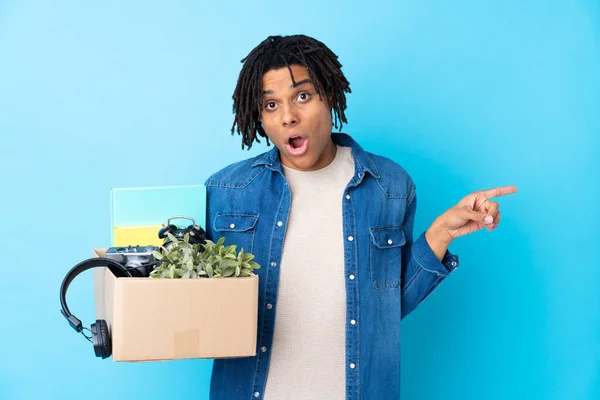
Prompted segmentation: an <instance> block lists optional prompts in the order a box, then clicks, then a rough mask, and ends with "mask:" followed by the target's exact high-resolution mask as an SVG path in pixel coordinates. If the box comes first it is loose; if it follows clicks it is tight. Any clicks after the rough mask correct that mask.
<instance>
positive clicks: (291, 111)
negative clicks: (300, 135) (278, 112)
mask: <svg viewBox="0 0 600 400" xmlns="http://www.w3.org/2000/svg"><path fill="white" fill-rule="evenodd" d="M298 122H299V117H298V113H297V110H296V109H295V108H294V107H293V106H287V107H284V109H283V121H282V123H283V126H294V125H296V124H298Z"/></svg>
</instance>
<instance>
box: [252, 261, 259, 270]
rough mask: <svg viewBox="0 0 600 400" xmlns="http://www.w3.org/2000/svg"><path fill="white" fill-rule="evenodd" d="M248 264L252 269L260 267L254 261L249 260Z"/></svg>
mask: <svg viewBox="0 0 600 400" xmlns="http://www.w3.org/2000/svg"><path fill="white" fill-rule="evenodd" d="M250 266H251V267H252V269H259V268H260V265H259V264H258V263H255V262H254V261H250Z"/></svg>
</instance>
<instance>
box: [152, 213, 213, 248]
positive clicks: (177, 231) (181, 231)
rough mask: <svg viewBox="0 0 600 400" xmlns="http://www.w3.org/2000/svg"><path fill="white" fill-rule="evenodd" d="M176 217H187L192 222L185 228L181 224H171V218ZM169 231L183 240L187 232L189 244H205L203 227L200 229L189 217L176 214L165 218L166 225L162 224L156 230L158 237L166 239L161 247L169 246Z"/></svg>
mask: <svg viewBox="0 0 600 400" xmlns="http://www.w3.org/2000/svg"><path fill="white" fill-rule="evenodd" d="M176 218H183V219H189V220H190V221H192V224H191V225H189V226H188V227H187V228H184V227H183V226H180V227H177V225H175V224H171V220H172V219H176ZM169 233H171V234H172V235H173V236H175V237H176V238H177V239H179V240H183V238H184V236H185V234H186V233H189V234H190V243H191V244H197V243H200V244H206V232H205V231H204V229H202V227H201V226H200V225H196V221H194V219H193V218H190V217H185V216H183V215H176V216H174V217H171V218H169V219H168V220H167V224H166V225H165V224H163V227H162V228H161V229H160V230H159V231H158V237H159V238H160V239H166V240H165V242H164V243H163V247H165V248H166V249H168V248H169V244H170V243H171V240H170V239H169V236H168V234H169Z"/></svg>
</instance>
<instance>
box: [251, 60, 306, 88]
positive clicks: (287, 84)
mask: <svg viewBox="0 0 600 400" xmlns="http://www.w3.org/2000/svg"><path fill="white" fill-rule="evenodd" d="M291 69H292V71H291V73H290V70H289V69H288V68H287V67H283V68H278V69H272V70H269V71H267V72H265V74H264V75H263V78H262V84H263V89H264V91H267V92H273V91H277V90H279V91H281V90H284V89H293V88H294V87H295V86H299V85H301V84H305V83H312V81H311V80H310V76H309V74H308V70H307V69H306V67H302V66H296V65H293V66H291ZM292 74H293V76H294V79H293V81H292ZM294 82H295V85H294Z"/></svg>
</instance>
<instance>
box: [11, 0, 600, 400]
mask: <svg viewBox="0 0 600 400" xmlns="http://www.w3.org/2000/svg"><path fill="white" fill-rule="evenodd" d="M81 3H82V2H76V1H61V2H58V1H57V2H50V1H26V0H22V1H11V0H8V1H7V0H3V1H2V2H0V135H1V141H0V150H1V152H0V154H1V160H2V164H3V172H2V175H1V176H2V177H1V178H0V179H1V185H0V188H1V189H0V190H1V191H2V196H1V198H0V210H1V211H0V212H1V213H2V214H1V216H2V218H1V220H2V224H3V229H2V230H0V232H1V233H0V239H1V242H2V244H3V249H2V253H3V257H2V260H3V265H2V269H1V270H2V273H1V276H2V278H1V279H0V304H1V306H2V329H0V398H2V399H41V398H44V399H46V398H47V399H54V398H56V399H79V398H85V399H107V398H108V399H127V398H152V399H154V398H167V396H169V398H175V399H184V398H185V399H192V398H194V399H206V398H207V388H208V383H209V377H210V365H211V361H210V360H186V361H173V362H164V363H148V364H127V363H114V362H113V361H112V360H101V359H97V358H95V357H94V354H93V350H92V347H91V345H90V344H89V343H88V342H87V341H85V340H84V339H83V338H82V337H80V336H79V335H77V334H76V333H75V332H74V331H73V330H72V329H71V328H70V327H69V326H68V324H67V323H66V321H65V320H64V319H63V318H62V316H61V315H60V312H59V309H60V305H59V301H58V300H59V296H58V294H59V290H58V289H59V286H60V283H61V281H62V279H63V277H64V274H65V273H66V272H67V271H68V269H69V268H71V267H72V266H73V265H75V264H76V263H77V262H79V261H81V260H83V259H85V258H87V257H89V256H90V254H91V249H92V248H93V247H102V246H106V245H107V244H108V241H109V238H110V231H109V228H108V227H109V219H110V215H109V214H110V206H109V190H110V189H111V188H113V187H135V186H161V185H192V184H201V183H203V182H204V180H205V179H206V177H207V176H208V175H209V174H210V173H211V172H214V171H216V170H217V169H219V168H221V167H224V166H225V165H227V164H229V163H231V162H234V161H237V160H240V159H243V158H247V157H251V156H254V155H257V154H259V153H260V152H263V151H265V150H268V149H269V148H267V146H266V144H265V142H264V141H263V143H262V144H261V145H255V147H253V148H252V150H251V151H250V152H247V151H242V150H241V139H240V137H238V136H237V135H236V136H231V135H230V133H229V130H230V128H231V124H232V118H233V115H232V112H231V106H232V102H231V95H232V92H233V89H234V86H235V83H236V80H237V75H238V73H239V70H240V68H241V64H240V60H241V59H242V58H243V57H244V56H245V55H246V54H247V53H248V52H249V51H250V50H251V49H252V48H253V47H254V46H255V45H257V44H258V43H259V42H260V41H261V40H263V39H264V38H266V37H267V36H268V35H270V34H293V33H305V34H308V35H310V36H313V37H315V38H317V39H319V40H321V41H323V42H325V43H326V44H327V45H328V46H329V47H330V48H331V49H332V50H333V51H334V52H335V53H337V54H338V55H339V57H340V61H341V62H342V64H343V69H344V71H345V73H346V76H347V78H348V80H349V81H350V83H351V88H352V90H353V93H352V94H351V95H349V98H348V110H347V115H348V118H349V124H348V125H347V126H346V127H345V128H344V131H345V132H347V133H350V134H351V135H352V136H353V137H354V138H355V139H356V140H358V141H359V143H360V144H361V145H362V146H363V147H365V148H366V149H367V150H369V151H373V152H376V153H380V154H383V155H386V156H388V157H391V158H393V159H394V160H396V161H397V162H398V163H400V164H401V165H403V166H404V167H405V168H406V169H407V170H408V171H409V173H410V174H411V176H412V177H413V179H414V180H415V182H416V184H417V186H418V190H419V191H418V193H419V209H418V213H417V223H416V230H417V231H419V232H420V231H422V230H424V229H426V228H427V227H428V226H429V224H430V223H431V222H432V221H433V219H434V218H435V217H436V216H437V215H439V214H441V213H442V212H444V211H445V210H446V209H448V208H449V207H451V206H452V205H454V204H455V203H456V202H458V201H459V200H460V199H461V198H462V197H463V196H465V195H467V194H468V193H470V192H472V191H475V190H479V189H487V188H490V187H495V186H503V185H516V186H518V188H519V192H518V193H517V194H515V195H512V196H508V197H505V198H500V199H498V201H499V202H500V207H501V211H502V213H503V216H502V223H501V225H500V228H499V229H498V230H496V231H494V232H492V233H488V232H485V231H481V232H477V233H475V234H473V235H469V236H467V237H463V238H460V239H459V240H457V241H456V242H454V243H453V244H452V246H451V250H452V251H453V252H455V253H458V254H459V256H460V257H461V267H460V269H459V270H457V271H456V272H455V273H454V274H453V275H452V276H451V277H450V278H449V279H448V280H447V281H446V282H444V284H443V285H441V286H440V287H439V289H438V290H436V291H435V292H434V293H433V294H432V296H431V297H430V298H429V299H427V301H426V302H424V303H423V304H422V305H421V306H420V307H419V308H418V309H417V310H416V311H415V313H414V314H411V315H410V316H409V317H408V318H406V319H405V321H404V324H403V327H404V336H403V347H402V351H403V356H402V363H403V369H402V375H403V376H402V379H403V389H402V394H403V398H404V399H426V400H429V399H431V400H434V399H435V400H438V399H461V400H467V399H473V400H474V399H477V400H479V399H488V400H492V399H508V398H513V399H544V400H548V399H556V400H564V399H586V400H588V399H589V400H591V399H598V398H600V383H598V382H599V381H598V379H599V378H600V376H599V375H600V371H599V364H600V311H599V310H600V263H599V261H598V256H599V254H600V247H599V240H598V236H597V231H598V221H599V219H600V218H599V217H600V213H599V208H598V201H597V199H598V195H599V194H600V187H599V186H600V177H599V175H600V174H599V171H600V165H599V164H600V163H599V158H600V157H599V155H600V151H599V150H600V139H599V133H600V116H599V114H600V113H599V110H600V77H599V74H598V71H600V4H599V3H598V2H597V1H595V0H588V1H585V0H580V1H566V0H557V1H541V0H532V1H527V2H523V1H516V0H513V1H499V0H498V1H475V0H471V1H457V0H452V1H450V0H441V1H401V2H398V1H394V2H392V1H381V0H373V1H371V2H369V3H368V4H365V2H362V1H361V2H348V1H345V2H339V3H323V2H322V1H316V0H309V1H304V2H296V3H294V2H290V3H281V2H279V3H276V2H246V1H234V2H232V1H221V2H219V3H218V4H216V2H211V4H209V3H208V2H194V1H171V2H164V3H157V2H147V1H130V2H120V1H103V2H96V3H94V4H90V3H91V2H87V4H85V5H83V4H81ZM91 276H92V273H91V271H88V273H85V274H84V275H82V276H80V277H79V278H78V279H77V280H76V281H75V282H74V283H73V285H72V286H71V289H70V292H69V303H70V304H71V311H73V312H74V313H75V314H76V315H78V316H80V317H81V318H82V320H83V321H84V323H85V324H86V325H87V326H89V324H90V323H91V322H93V319H94V312H93V298H92V297H93V296H92V293H91Z"/></svg>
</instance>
